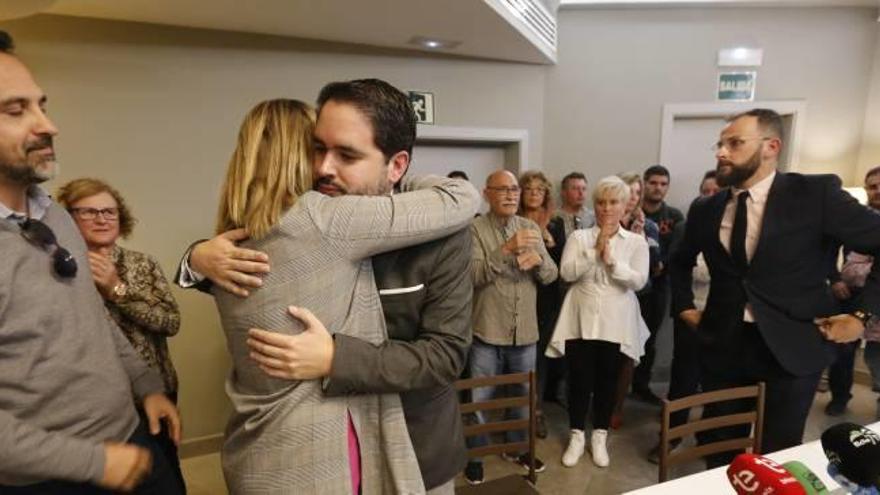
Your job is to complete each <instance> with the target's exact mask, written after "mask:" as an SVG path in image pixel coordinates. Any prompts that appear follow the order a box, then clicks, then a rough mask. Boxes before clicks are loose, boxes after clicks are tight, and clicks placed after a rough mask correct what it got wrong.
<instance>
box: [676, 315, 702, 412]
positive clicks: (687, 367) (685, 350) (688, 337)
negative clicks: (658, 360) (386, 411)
mask: <svg viewBox="0 0 880 495" xmlns="http://www.w3.org/2000/svg"><path fill="white" fill-rule="evenodd" d="M673 325H674V326H673V332H674V333H673V347H672V370H671V372H670V377H669V400H675V399H681V398H683V397H688V396H690V395H694V394H695V393H697V392H698V391H699V390H700V341H699V339H698V338H697V333H696V330H694V329H692V328H690V327H689V326H687V324H686V323H685V322H684V321H682V320H681V319H680V318H678V317H676V318H673ZM689 412H690V410H689V409H683V410H681V411H676V412H674V413H672V415H670V417H669V423H670V426H672V427H675V426H679V425H683V424H684V423H686V422H687V419H688V413H689Z"/></svg>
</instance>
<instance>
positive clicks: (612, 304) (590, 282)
mask: <svg viewBox="0 0 880 495" xmlns="http://www.w3.org/2000/svg"><path fill="white" fill-rule="evenodd" d="M598 236H599V227H592V228H590V229H587V230H576V231H574V232H573V233H572V234H571V237H569V238H568V241H567V242H566V243H565V250H564V251H563V253H562V261H561V263H560V265H559V273H560V275H561V276H562V278H563V279H564V280H565V281H567V282H572V283H573V285H572V286H571V288H569V290H568V292H567V293H566V295H565V300H564V301H563V303H562V309H561V310H560V312H559V319H558V320H557V322H556V328H555V329H554V330H553V336H552V337H550V344H549V345H548V346H547V352H546V354H547V356H550V357H561V356H563V355H564V354H565V341H566V340H572V339H583V340H603V341H606V342H613V343H617V344H620V352H621V353H623V354H625V355H626V356H628V357H630V358H631V359H633V360H634V361H636V362H638V360H639V359H640V358H641V356H642V354H644V350H645V341H647V340H648V336H649V335H650V333H649V332H648V327H647V325H645V322H644V320H642V315H641V312H640V311H639V301H638V299H637V298H636V294H635V291H637V290H639V289H641V288H642V287H644V286H645V283H646V282H647V281H648V243H647V241H645V236H643V235H640V234H633V233H632V232H629V231H628V230H625V229H623V228H621V229H619V230H618V231H617V233H616V234H615V235H613V236H612V237H611V239H610V240H609V248H610V249H611V256H612V258H614V267H613V268H609V267H608V266H607V265H606V264H605V262H604V261H602V260H601V259H600V258H599V256H598V252H597V251H596V238H597V237H598Z"/></svg>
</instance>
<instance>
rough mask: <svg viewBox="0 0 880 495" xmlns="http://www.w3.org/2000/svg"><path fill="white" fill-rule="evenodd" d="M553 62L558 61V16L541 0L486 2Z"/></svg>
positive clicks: (491, 0) (490, 0)
mask: <svg viewBox="0 0 880 495" xmlns="http://www.w3.org/2000/svg"><path fill="white" fill-rule="evenodd" d="M485 2H486V3H488V4H489V5H491V6H492V7H494V8H495V10H496V11H498V12H499V13H500V14H501V15H503V16H504V17H505V18H507V20H508V21H509V22H510V23H511V24H513V25H514V26H516V27H517V29H519V31H520V32H521V33H522V34H523V35H525V36H526V37H527V38H529V40H530V41H531V42H532V43H533V44H534V45H535V46H537V47H538V48H539V49H540V50H541V51H543V52H544V53H545V54H546V55H547V56H548V57H550V58H551V59H552V60H556V16H555V14H552V13H550V12H549V11H548V10H547V8H546V7H545V6H544V4H542V3H541V1H540V0H485Z"/></svg>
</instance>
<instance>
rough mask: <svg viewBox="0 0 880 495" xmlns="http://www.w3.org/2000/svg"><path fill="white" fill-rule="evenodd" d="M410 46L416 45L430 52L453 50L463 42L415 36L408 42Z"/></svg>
mask: <svg viewBox="0 0 880 495" xmlns="http://www.w3.org/2000/svg"><path fill="white" fill-rule="evenodd" d="M408 43H409V44H410V45H416V46H419V47H422V48H427V49H429V50H451V49H453V48H455V47H457V46H458V45H460V44H461V41H450V40H441V39H438V38H428V37H425V36H413V37H412V38H410V40H409V41H408Z"/></svg>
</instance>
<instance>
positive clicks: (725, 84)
mask: <svg viewBox="0 0 880 495" xmlns="http://www.w3.org/2000/svg"><path fill="white" fill-rule="evenodd" d="M757 77H758V73H757V72H722V73H720V74H718V99H719V100H724V101H752V100H754V99H755V79H756V78H757Z"/></svg>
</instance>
